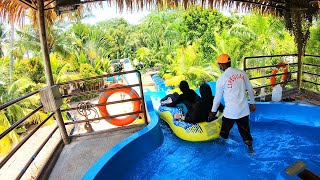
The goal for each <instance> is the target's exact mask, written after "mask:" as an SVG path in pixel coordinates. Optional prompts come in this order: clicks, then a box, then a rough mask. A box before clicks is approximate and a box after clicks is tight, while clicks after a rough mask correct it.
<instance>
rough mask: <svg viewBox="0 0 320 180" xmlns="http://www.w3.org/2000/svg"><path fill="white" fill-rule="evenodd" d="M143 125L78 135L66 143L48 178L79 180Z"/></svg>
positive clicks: (52, 179) (54, 179)
mask: <svg viewBox="0 0 320 180" xmlns="http://www.w3.org/2000/svg"><path fill="white" fill-rule="evenodd" d="M143 127H144V126H143V125H140V126H135V127H134V128H127V129H122V130H118V131H114V132H107V133H102V134H97V135H90V136H84V137H79V138H77V139H75V140H73V141H72V143H71V144H69V145H66V146H65V147H64V148H63V150H62V152H61V154H60V156H59V158H58V161H57V162H56V164H55V166H54V168H53V170H52V172H51V174H50V176H49V178H48V179H50V180H57V179H59V180H79V179H81V178H82V176H83V175H84V174H85V173H86V172H87V171H88V170H89V169H90V167H91V166H92V165H93V164H94V163H95V162H96V161H97V160H98V159H99V158H100V157H101V156H102V155H103V154H105V153H106V152H107V151H108V150H109V149H111V148H112V147H113V146H114V145H116V144H117V143H119V142H120V141H122V140H123V139H125V138H127V137H128V136H130V135H131V134H133V133H135V132H137V131H139V130H140V129H142V128H143ZM45 179H47V178H45Z"/></svg>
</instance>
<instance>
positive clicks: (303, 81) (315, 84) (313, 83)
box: [302, 79, 320, 86]
mask: <svg viewBox="0 0 320 180" xmlns="http://www.w3.org/2000/svg"><path fill="white" fill-rule="evenodd" d="M302 81H303V82H307V83H311V84H314V85H318V86H320V84H319V83H315V82H311V81H307V80H304V79H303V80H302Z"/></svg>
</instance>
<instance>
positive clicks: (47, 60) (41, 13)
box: [37, 0, 70, 144]
mask: <svg viewBox="0 0 320 180" xmlns="http://www.w3.org/2000/svg"><path fill="white" fill-rule="evenodd" d="M37 6H38V10H37V13H38V14H37V16H38V24H39V37H40V44H41V51H42V57H43V61H44V70H45V74H46V81H47V85H48V86H52V85H54V81H53V76H52V71H51V64H50V57H49V50H48V45H47V34H46V29H45V27H46V26H45V13H44V0H38V1H37ZM54 114H55V119H56V121H57V124H58V126H59V130H60V134H61V138H62V139H63V142H64V143H65V144H70V139H69V137H68V134H67V131H66V127H65V125H64V122H63V119H62V115H61V110H60V108H59V109H57V110H56V111H54Z"/></svg>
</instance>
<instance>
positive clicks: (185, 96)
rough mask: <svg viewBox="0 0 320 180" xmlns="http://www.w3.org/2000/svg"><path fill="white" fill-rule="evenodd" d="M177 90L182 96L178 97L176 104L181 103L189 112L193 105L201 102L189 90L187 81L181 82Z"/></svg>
mask: <svg viewBox="0 0 320 180" xmlns="http://www.w3.org/2000/svg"><path fill="white" fill-rule="evenodd" d="M179 88H180V90H181V92H182V94H180V95H179V99H178V101H177V104H179V103H183V104H184V105H185V106H186V107H187V109H188V111H189V110H190V109H191V108H192V106H193V105H195V104H196V103H197V102H198V101H200V100H201V98H200V96H199V95H198V94H197V93H196V92H195V91H194V90H192V89H190V87H189V84H188V83H187V81H181V82H180V84H179Z"/></svg>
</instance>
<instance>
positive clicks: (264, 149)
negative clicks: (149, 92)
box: [124, 121, 320, 179]
mask: <svg viewBox="0 0 320 180" xmlns="http://www.w3.org/2000/svg"><path fill="white" fill-rule="evenodd" d="M161 127H162V130H163V133H164V142H163V144H162V146H160V147H159V148H158V149H156V150H155V151H153V152H152V153H150V154H148V155H147V156H145V157H144V158H143V159H142V160H141V161H139V162H138V163H137V164H136V166H135V167H134V168H133V169H131V170H130V171H129V172H128V173H126V176H125V177H124V179H276V178H277V176H278V175H279V173H280V172H283V171H284V170H285V169H286V168H287V167H288V166H290V165H292V164H293V163H295V162H296V161H297V160H302V161H304V160H306V161H309V162H310V161H312V163H315V164H317V165H319V166H320V131H319V128H316V127H308V126H301V125H295V124H291V123H289V122H284V121H274V122H251V131H252V136H253V138H254V149H255V155H250V154H248V153H247V149H246V147H245V145H244V143H243V142H242V139H241V137H240V135H239V133H238V129H237V126H236V125H235V126H234V127H233V129H232V130H231V132H230V139H229V140H227V141H221V140H215V141H208V142H200V143H198V142H197V143H195V142H188V141H184V140H181V139H179V138H178V137H176V136H175V135H174V134H173V132H172V130H171V129H170V128H169V126H168V125H167V124H166V123H165V122H162V123H161ZM318 173H319V172H318Z"/></svg>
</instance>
